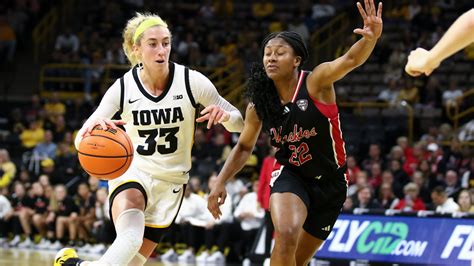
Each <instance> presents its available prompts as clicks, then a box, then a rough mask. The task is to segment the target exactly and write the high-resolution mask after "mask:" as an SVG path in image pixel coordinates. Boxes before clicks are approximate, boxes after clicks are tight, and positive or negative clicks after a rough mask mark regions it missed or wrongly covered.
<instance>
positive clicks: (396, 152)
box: [388, 145, 405, 163]
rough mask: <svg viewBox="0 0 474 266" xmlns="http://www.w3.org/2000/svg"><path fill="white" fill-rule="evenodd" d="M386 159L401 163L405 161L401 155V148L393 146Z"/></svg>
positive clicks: (402, 154)
mask: <svg viewBox="0 0 474 266" xmlns="http://www.w3.org/2000/svg"><path fill="white" fill-rule="evenodd" d="M388 159H389V160H397V161H399V162H401V163H403V162H404V161H405V154H404V153H403V149H402V147H400V146H398V145H395V146H393V147H392V149H391V150H390V153H389V154H388Z"/></svg>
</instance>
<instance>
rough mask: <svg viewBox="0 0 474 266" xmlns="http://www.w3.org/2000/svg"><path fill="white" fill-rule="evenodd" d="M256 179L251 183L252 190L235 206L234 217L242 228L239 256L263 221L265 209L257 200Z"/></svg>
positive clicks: (244, 251)
mask: <svg viewBox="0 0 474 266" xmlns="http://www.w3.org/2000/svg"><path fill="white" fill-rule="evenodd" d="M257 191H258V181H254V182H253V184H252V192H249V193H247V194H245V195H244V196H243V197H242V200H241V201H240V202H239V205H237V207H236V208H235V211H234V217H235V218H236V219H238V220H239V221H240V227H241V229H242V235H241V238H240V240H241V248H240V252H239V251H237V253H240V255H241V256H245V255H246V254H247V253H248V252H249V251H250V248H251V247H252V244H253V241H254V240H255V236H256V235H257V231H258V229H259V228H260V226H261V225H262V223H263V218H264V216H265V210H264V209H263V208H262V207H261V206H260V204H259V203H258V200H257Z"/></svg>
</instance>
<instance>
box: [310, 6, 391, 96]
mask: <svg viewBox="0 0 474 266" xmlns="http://www.w3.org/2000/svg"><path fill="white" fill-rule="evenodd" d="M364 4H365V9H364V8H363V7H362V5H361V4H360V3H359V2H357V8H358V9H359V13H360V15H361V17H362V19H363V20H364V27H363V28H362V29H360V28H358V29H355V30H354V33H356V34H360V35H362V36H363V38H362V39H360V40H359V41H358V42H356V43H355V44H354V45H352V47H351V48H350V49H349V51H347V52H346V53H345V54H344V55H343V56H341V57H339V58H337V59H335V60H334V61H331V62H326V63H322V64H320V65H318V66H316V67H315V68H314V70H313V72H312V74H311V75H310V76H309V77H308V81H307V82H308V84H307V85H308V88H309V90H310V94H311V96H313V97H314V98H316V99H317V100H322V101H323V102H327V103H333V102H335V100H336V99H335V94H334V90H333V83H334V82H336V81H338V80H340V79H342V78H343V77H344V76H345V75H347V73H349V72H351V71H352V70H353V69H354V68H356V67H358V66H360V65H362V64H363V63H364V62H365V61H366V60H367V59H368V58H369V56H370V54H371V53H372V51H373V50H374V47H375V44H376V43H377V40H378V38H379V37H380V35H381V34H382V28H383V22H382V2H380V3H379V5H378V9H377V10H375V4H374V0H364Z"/></svg>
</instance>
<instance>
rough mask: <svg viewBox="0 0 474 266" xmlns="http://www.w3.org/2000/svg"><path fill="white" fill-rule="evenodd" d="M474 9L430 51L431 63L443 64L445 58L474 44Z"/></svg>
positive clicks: (454, 24) (453, 26)
mask: <svg viewBox="0 0 474 266" xmlns="http://www.w3.org/2000/svg"><path fill="white" fill-rule="evenodd" d="M473 28H474V9H471V10H469V11H468V12H466V13H464V14H463V15H462V16H460V17H459V18H458V19H457V20H456V21H455V22H454V23H453V24H452V25H451V27H449V29H448V31H447V32H446V33H445V34H444V35H443V37H442V38H441V40H439V42H438V43H437V44H436V45H435V46H434V47H433V49H431V50H430V58H429V59H430V61H431V62H435V64H436V63H441V62H442V61H443V60H444V59H445V58H447V57H449V56H450V55H452V54H454V53H456V52H457V51H459V50H461V49H463V48H464V47H466V46H468V45H469V44H471V43H472V42H474V31H473Z"/></svg>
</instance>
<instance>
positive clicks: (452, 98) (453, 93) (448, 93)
mask: <svg viewBox="0 0 474 266" xmlns="http://www.w3.org/2000/svg"><path fill="white" fill-rule="evenodd" d="M460 96H462V90H461V89H459V88H458V82H457V80H455V79H451V81H450V82H449V87H448V89H447V90H445V91H444V92H443V95H442V101H443V106H446V105H448V104H456V103H459V100H458V99H457V98H458V97H460Z"/></svg>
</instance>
